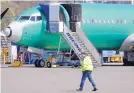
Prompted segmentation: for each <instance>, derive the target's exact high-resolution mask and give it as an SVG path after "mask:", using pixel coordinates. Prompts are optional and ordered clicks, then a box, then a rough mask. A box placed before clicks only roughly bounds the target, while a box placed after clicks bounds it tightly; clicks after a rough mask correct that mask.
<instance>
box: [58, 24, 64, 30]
mask: <svg viewBox="0 0 134 93" xmlns="http://www.w3.org/2000/svg"><path fill="white" fill-rule="evenodd" d="M63 25H64V24H63V22H59V32H63Z"/></svg>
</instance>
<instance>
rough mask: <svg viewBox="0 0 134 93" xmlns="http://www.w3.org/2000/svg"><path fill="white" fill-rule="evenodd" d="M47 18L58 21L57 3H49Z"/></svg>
mask: <svg viewBox="0 0 134 93" xmlns="http://www.w3.org/2000/svg"><path fill="white" fill-rule="evenodd" d="M49 20H50V21H59V5H57V4H56V5H55V4H50V6H49Z"/></svg>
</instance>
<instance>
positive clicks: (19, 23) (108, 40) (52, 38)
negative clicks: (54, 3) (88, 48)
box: [9, 4, 134, 50]
mask: <svg viewBox="0 0 134 93" xmlns="http://www.w3.org/2000/svg"><path fill="white" fill-rule="evenodd" d="M81 6H82V20H81V28H82V31H83V32H84V33H85V35H86V36H87V38H88V39H89V40H90V41H91V42H92V43H93V44H94V46H95V47H96V48H97V49H98V50H106V49H109V50H113V49H114V50H115V49H120V47H121V46H122V44H123V42H124V41H125V40H126V39H127V37H128V36H130V35H131V34H133V33H134V5H124V4H122V5H116V4H81ZM65 11H66V10H65ZM19 16H20V18H18V19H17V20H15V22H13V23H11V24H10V25H9V26H15V27H16V28H18V31H17V30H16V32H17V33H19V35H17V34H14V33H13V31H12V35H13V36H11V38H12V41H14V42H16V43H17V44H19V45H23V46H25V47H28V46H31V47H36V48H42V49H47V50H58V46H59V41H60V36H61V34H59V33H49V31H48V30H47V29H46V25H47V18H46V16H45V15H44V13H43V12H42V10H41V7H40V6H37V7H33V8H31V9H28V10H26V11H24V12H22V13H21V14H20V15H19ZM22 16H29V20H21V17H22ZM32 16H34V17H33V18H32ZM37 16H41V17H42V19H39V18H37ZM34 18H35V20H34ZM11 28H12V27H11ZM16 28H13V29H16ZM19 28H21V31H19ZM13 29H12V30H13ZM16 37H17V39H16ZM60 48H61V50H63V49H70V46H69V45H68V43H67V42H66V41H65V40H64V41H62V43H61V47H60Z"/></svg>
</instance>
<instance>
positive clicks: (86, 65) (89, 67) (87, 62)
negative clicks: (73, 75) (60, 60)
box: [76, 52, 98, 91]
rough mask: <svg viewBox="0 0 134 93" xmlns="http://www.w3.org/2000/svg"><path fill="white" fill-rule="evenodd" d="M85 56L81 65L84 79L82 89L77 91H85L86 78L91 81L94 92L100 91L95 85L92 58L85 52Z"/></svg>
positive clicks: (82, 79) (83, 54) (81, 84)
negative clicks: (92, 74)
mask: <svg viewBox="0 0 134 93" xmlns="http://www.w3.org/2000/svg"><path fill="white" fill-rule="evenodd" d="M81 55H82V56H83V60H82V63H81V70H82V78H81V83H80V88H79V89H76V90H77V91H82V90H83V86H84V83H85V80H86V78H87V77H88V79H89V81H90V82H91V84H92V86H93V90H92V91H97V90H98V89H97V88H96V84H95V83H94V81H93V79H92V76H91V73H92V71H93V68H94V67H93V64H92V61H91V58H90V57H89V56H88V54H86V53H85V52H84V53H82V54H81Z"/></svg>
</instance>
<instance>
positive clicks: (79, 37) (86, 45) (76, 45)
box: [62, 24, 101, 66]
mask: <svg viewBox="0 0 134 93" xmlns="http://www.w3.org/2000/svg"><path fill="white" fill-rule="evenodd" d="M62 35H63V37H64V38H65V39H66V41H67V42H68V43H69V45H70V46H71V47H72V49H73V50H74V52H75V53H76V55H77V56H78V57H79V59H80V60H82V59H83V56H82V55H81V53H82V52H86V53H87V54H88V55H89V56H90V57H91V60H92V62H93V64H94V65H95V66H100V65H101V56H100V54H99V52H98V51H97V49H96V48H95V47H94V45H93V44H92V43H91V41H89V39H88V38H87V37H86V36H85V34H84V32H83V31H82V30H81V28H80V27H79V25H78V24H76V32H73V33H72V31H71V30H70V29H69V28H68V27H67V26H66V25H65V24H64V26H63V32H62Z"/></svg>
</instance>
